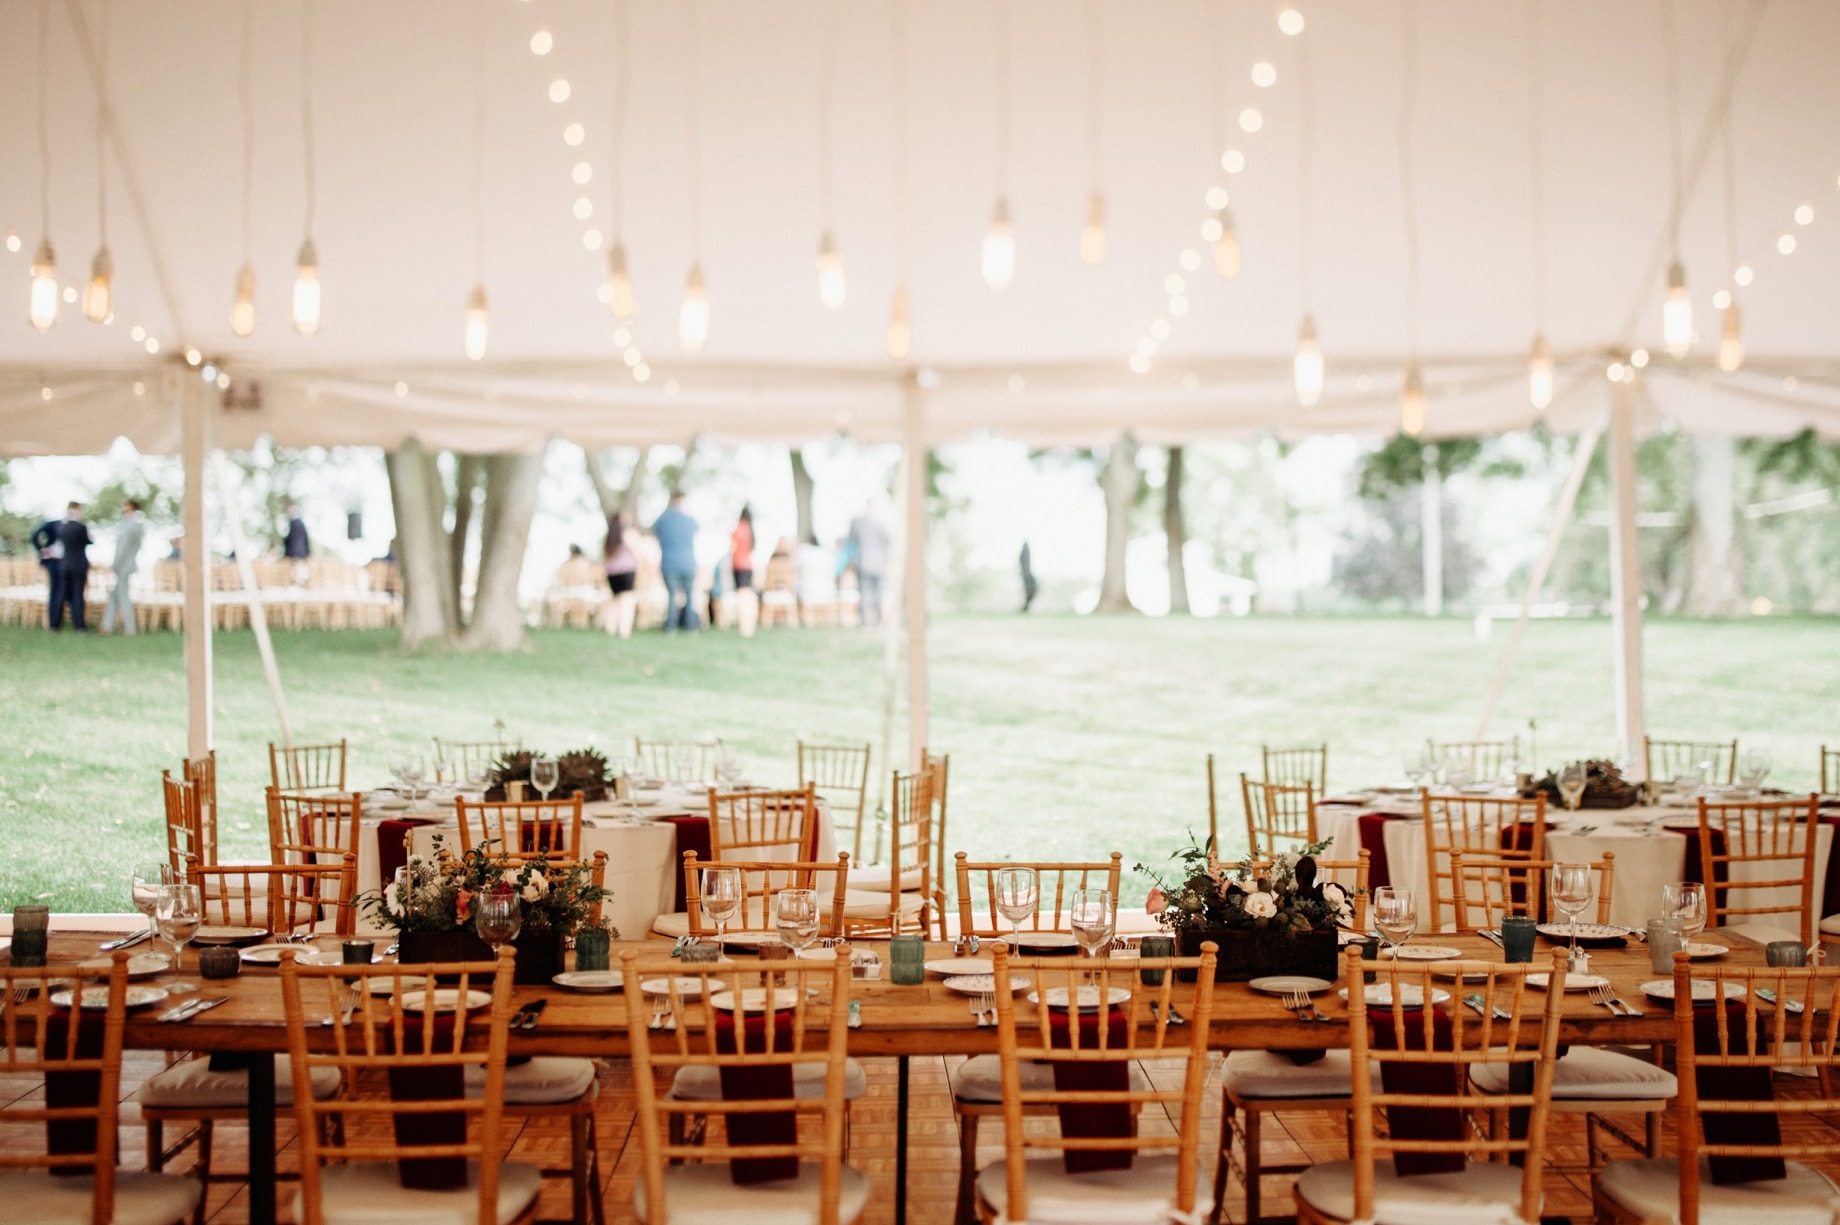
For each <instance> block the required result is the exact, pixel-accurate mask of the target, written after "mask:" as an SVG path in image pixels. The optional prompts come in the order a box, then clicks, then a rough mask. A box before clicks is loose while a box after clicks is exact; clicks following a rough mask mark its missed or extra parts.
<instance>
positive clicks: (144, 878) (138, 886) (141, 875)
mask: <svg viewBox="0 0 1840 1225" xmlns="http://www.w3.org/2000/svg"><path fill="white" fill-rule="evenodd" d="M172 883H173V875H172V865H171V864H168V863H164V862H162V861H160V860H158V859H150V860H148V861H147V862H145V863H137V864H135V865H134V882H133V884H132V885H131V886H130V887H129V894H128V896H129V897H130V898H132V899H133V902H134V909H136V910H138V911H140V912H141V913H142V914H144V915H146V916H147V931H148V934H149V935H158V934H159V926H158V924H157V923H156V922H155V920H154V917H153V908H154V904H155V903H156V902H158V901H159V898H160V886H161V885H170V884H172Z"/></svg>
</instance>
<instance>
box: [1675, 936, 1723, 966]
mask: <svg viewBox="0 0 1840 1225" xmlns="http://www.w3.org/2000/svg"><path fill="white" fill-rule="evenodd" d="M1681 948H1683V949H1685V950H1686V953H1687V960H1689V961H1711V960H1712V959H1713V958H1714V957H1723V956H1724V955H1725V954H1727V953H1729V952H1731V950H1730V949H1728V948H1726V947H1725V946H1724V945H1722V944H1710V943H1708V942H1706V941H1704V940H1696V941H1694V942H1693V943H1691V944H1683V945H1681Z"/></svg>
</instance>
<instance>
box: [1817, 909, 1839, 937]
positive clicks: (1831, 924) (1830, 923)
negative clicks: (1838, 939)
mask: <svg viewBox="0 0 1840 1225" xmlns="http://www.w3.org/2000/svg"><path fill="white" fill-rule="evenodd" d="M1821 934H1822V935H1823V936H1840V914H1830V915H1828V916H1827V917H1826V918H1825V919H1822V920H1821Z"/></svg>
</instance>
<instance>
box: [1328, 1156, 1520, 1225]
mask: <svg viewBox="0 0 1840 1225" xmlns="http://www.w3.org/2000/svg"><path fill="white" fill-rule="evenodd" d="M1296 1193H1297V1198H1298V1199H1300V1200H1303V1201H1305V1202H1307V1203H1308V1204H1309V1205H1310V1207H1312V1208H1314V1209H1316V1210H1317V1211H1318V1212H1320V1213H1322V1214H1323V1215H1324V1216H1329V1217H1334V1218H1335V1219H1337V1220H1341V1221H1346V1220H1349V1219H1351V1218H1352V1217H1353V1216H1354V1163H1353V1162H1350V1161H1331V1162H1326V1163H1324V1164H1322V1165H1313V1166H1311V1167H1310V1168H1309V1169H1307V1170H1305V1171H1304V1172H1303V1175H1302V1176H1301V1177H1300V1178H1298V1179H1297V1192H1296ZM1520 1202H1521V1171H1520V1170H1519V1169H1517V1168H1516V1167H1514V1166H1511V1165H1495V1164H1493V1163H1489V1162H1480V1161H1472V1162H1470V1163H1469V1166H1468V1167H1467V1168H1466V1169H1465V1170H1464V1171H1463V1172H1462V1173H1461V1174H1417V1175H1414V1176H1412V1177H1410V1178H1401V1177H1399V1175H1398V1174H1396V1173H1394V1172H1393V1163H1392V1162H1391V1161H1389V1160H1387V1159H1386V1158H1384V1157H1382V1158H1380V1159H1379V1160H1378V1161H1376V1162H1375V1163H1374V1217H1373V1219H1374V1225H1519V1222H1520Z"/></svg>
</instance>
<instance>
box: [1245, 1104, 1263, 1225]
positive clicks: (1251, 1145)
mask: <svg viewBox="0 0 1840 1225" xmlns="http://www.w3.org/2000/svg"><path fill="white" fill-rule="evenodd" d="M1240 1135H1241V1137H1242V1139H1243V1143H1244V1145H1245V1149H1246V1221H1247V1222H1248V1225H1259V1222H1260V1221H1261V1220H1263V1219H1264V1218H1263V1217H1262V1216H1261V1215H1260V1212H1259V1112H1258V1111H1256V1110H1248V1111H1247V1112H1246V1121H1245V1122H1244V1123H1243V1124H1241V1126H1240Z"/></svg>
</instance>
